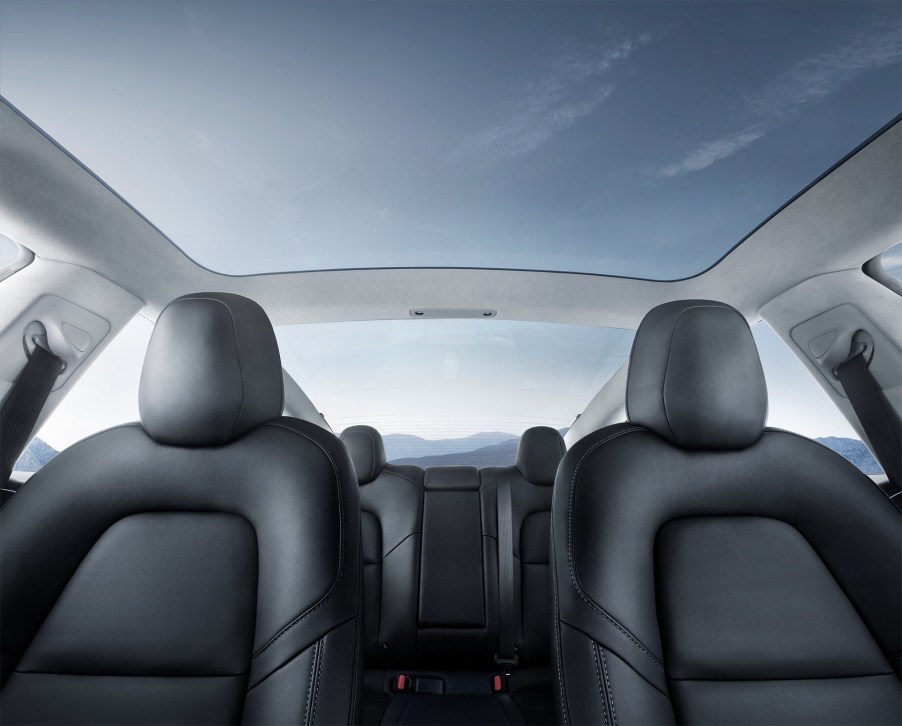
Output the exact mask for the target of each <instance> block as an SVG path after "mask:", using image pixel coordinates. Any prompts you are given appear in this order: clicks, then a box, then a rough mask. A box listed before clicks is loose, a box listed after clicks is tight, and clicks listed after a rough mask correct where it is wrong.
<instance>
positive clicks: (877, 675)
mask: <svg viewBox="0 0 902 726" xmlns="http://www.w3.org/2000/svg"><path fill="white" fill-rule="evenodd" d="M852 678H896V674H895V673H894V672H893V671H890V672H889V673H862V674H860V675H850V676H808V677H804V678H803V677H796V676H793V677H791V678H669V679H668V680H670V681H673V682H676V683H785V682H786V681H842V680H849V679H852Z"/></svg>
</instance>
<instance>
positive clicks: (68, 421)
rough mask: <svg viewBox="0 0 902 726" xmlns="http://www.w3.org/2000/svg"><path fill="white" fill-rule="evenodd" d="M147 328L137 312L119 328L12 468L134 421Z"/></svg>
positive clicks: (37, 464)
mask: <svg viewBox="0 0 902 726" xmlns="http://www.w3.org/2000/svg"><path fill="white" fill-rule="evenodd" d="M151 332H153V324H152V323H151V322H150V321H149V320H147V319H146V318H143V317H141V316H140V315H138V316H136V317H135V318H133V319H132V320H131V321H130V322H128V323H127V324H126V325H125V327H124V328H122V330H120V331H119V334H118V335H117V336H116V337H115V338H114V339H113V340H112V341H110V343H109V345H107V347H106V348H104V350H102V351H101V352H100V354H99V355H98V357H97V359H96V360H95V361H93V362H92V363H91V365H90V367H89V368H88V369H87V370H86V371H85V372H84V373H83V374H82V375H81V377H80V378H79V379H78V380H77V381H75V383H74V384H73V385H72V390H71V391H69V392H68V393H67V394H66V397H65V398H64V399H63V400H62V402H60V404H59V405H58V406H57V408H56V410H55V411H54V412H53V413H52V414H51V415H50V418H48V419H47V421H45V422H44V425H43V426H42V427H41V429H40V430H39V431H38V433H37V435H36V436H35V437H34V439H33V440H32V441H31V443H30V444H29V445H28V448H26V449H25V451H24V452H23V453H22V455H21V456H20V457H19V460H18V461H17V462H16V464H15V466H14V467H13V469H14V470H15V471H30V472H34V471H37V470H38V469H40V468H41V467H42V466H44V464H46V463H47V462H48V461H50V459H52V458H53V457H54V456H56V454H57V453H59V452H60V451H62V450H63V449H65V448H67V447H69V446H71V445H72V444H74V443H75V442H77V441H81V439H83V438H85V437H86V436H90V435H91V434H94V433H97V432H98V431H103V430H104V429H107V428H110V427H111V426H116V425H117V424H122V423H128V422H129V421H137V420H138V383H139V382H140V380H141V368H142V366H143V364H144V353H145V352H146V351H147V344H148V343H149V342H150V334H151Z"/></svg>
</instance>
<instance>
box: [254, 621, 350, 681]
mask: <svg viewBox="0 0 902 726" xmlns="http://www.w3.org/2000/svg"><path fill="white" fill-rule="evenodd" d="M356 617H357V616H356V615H352V616H351V617H349V618H345V619H344V620H342V621H341V622H340V623H338V624H337V625H334V626H332V627H331V628H329V630H328V631H326V632H325V633H323V637H325V636H326V635H328V634H329V633H331V632H332V631H333V630H338V628H340V627H342V626H344V625H347V624H348V623H350V622H351V621H352V620H354V619H355V618H356ZM314 645H316V641H313V642H312V643H308V644H307V645H306V646H304V648H302V649H301V650H299V651H298V652H297V653H295V654H294V655H293V656H291V657H290V658H288V659H287V660H286V661H285V662H284V663H282V664H281V665H279V666H276V667H275V668H273V669H272V670H271V671H270V672H269V673H267V674H266V675H265V676H263V677H262V678H261V679H260V680H259V681H257V682H256V683H255V684H254V685H253V686H251V687H250V688H248V689H247V692H248V693H250V692H251V691H253V690H254V689H255V688H259V687H260V686H262V685H263V684H264V683H266V681H267V680H268V679H270V678H272V677H273V676H274V675H275V674H276V673H278V672H279V671H281V670H282V669H283V668H285V667H287V666H288V665H289V664H291V663H293V662H294V660H295V659H297V658H300V657H301V656H302V655H303V654H304V653H306V652H307V651H308V650H310V649H311V648H312V647H313V646H314Z"/></svg>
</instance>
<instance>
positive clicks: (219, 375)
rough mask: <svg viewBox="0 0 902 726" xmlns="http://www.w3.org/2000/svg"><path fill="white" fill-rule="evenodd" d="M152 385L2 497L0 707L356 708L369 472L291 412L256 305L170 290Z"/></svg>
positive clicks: (298, 719) (187, 718)
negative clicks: (10, 497)
mask: <svg viewBox="0 0 902 726" xmlns="http://www.w3.org/2000/svg"><path fill="white" fill-rule="evenodd" d="M139 398H140V410H141V423H140V424H129V425H125V426H119V427H116V428H113V429H110V430H107V431H104V432H102V433H99V434H96V435H95V436H92V437H90V438H88V439H85V440H84V441H82V442H80V443H78V444H76V445H74V446H73V447H71V448H70V449H68V450H66V451H64V452H62V453H61V454H59V455H58V456H57V457H56V458H54V459H53V461H51V462H50V463H49V464H47V465H46V466H45V467H44V468H43V469H42V470H41V471H39V472H38V473H37V474H35V475H34V477H32V478H31V479H30V480H29V482H28V484H27V485H26V486H24V487H22V489H21V491H20V492H19V494H17V495H16V498H15V500H14V501H12V502H10V503H9V505H8V506H7V507H5V508H4V509H3V511H2V514H0V518H2V519H0V521H2V527H0V598H2V599H0V631H2V648H3V659H2V663H3V686H2V691H0V720H2V722H3V723H4V724H14V723H85V724H87V723H92V724H100V723H119V724H131V723H155V724H165V723H179V724H194V723H217V724H227V723H290V724H301V723H305V724H307V723H311V724H312V723H348V722H349V721H354V720H356V719H357V717H358V712H359V706H358V704H357V699H356V694H357V690H358V681H359V675H358V673H359V668H360V660H359V659H358V649H359V637H360V635H359V626H360V623H359V618H358V610H359V596H360V582H359V579H360V559H359V546H360V541H359V517H358V499H357V483H356V481H355V478H354V470H353V467H352V464H351V461H350V458H349V457H348V454H347V452H346V451H345V449H344V447H343V446H342V445H341V443H340V442H339V440H338V439H337V438H336V437H335V436H333V435H332V434H330V433H328V432H326V431H324V430H323V429H321V428H319V427H318V426H315V425H313V424H310V423H306V422H304V421H299V420H295V419H290V418H281V413H282V371H281V364H280V360H279V351H278V347H277V345H276V340H275V335H274V333H273V329H272V326H271V324H270V322H269V320H268V318H267V317H266V314H265V313H264V312H263V310H262V308H260V306H259V305H257V304H256V303H254V302H252V301H251V300H248V299H246V298H243V297H239V296H237V295H229V294H222V293H204V294H201V293H199V294H195V295H187V296H185V297H181V298H178V299H177V300H175V301H174V302H172V303H171V304H170V305H169V306H168V307H167V308H166V309H165V310H164V311H163V312H162V313H161V314H160V317H159V320H158V322H157V324H156V328H155V330H154V333H153V336H152V338H151V342H150V346H149V348H148V351H147V357H146V361H145V366H144V371H143V374H142V378H141V388H140V397H139Z"/></svg>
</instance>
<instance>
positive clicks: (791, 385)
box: [752, 321, 883, 474]
mask: <svg viewBox="0 0 902 726" xmlns="http://www.w3.org/2000/svg"><path fill="white" fill-rule="evenodd" d="M752 333H753V335H754V336H755V342H756V343H757V345H758V352H759V353H760V355H761V365H762V367H763V368H764V377H765V379H766V380H767V394H768V411H767V425H768V426H773V427H774V428H780V429H786V430H787V431H794V432H795V433H798V434H802V435H803V436H807V437H808V438H811V439H814V440H815V441H817V442H819V443H821V444H823V445H824V446H826V447H828V448H830V449H833V450H834V451H836V452H838V453H839V454H842V456H844V457H845V458H846V459H848V460H849V461H851V462H852V463H853V464H855V466H857V467H858V468H859V469H861V471H863V472H864V473H865V474H882V473H883V469H881V468H880V464H878V463H877V460H876V459H875V458H874V456H873V454H871V452H870V451H869V450H868V447H867V446H865V444H864V442H862V441H861V439H859V438H858V434H857V433H856V432H855V429H853V428H852V425H851V424H850V423H849V422H848V421H847V420H846V418H845V416H843V414H842V413H841V412H840V410H839V409H838V408H837V407H836V406H835V405H834V404H833V401H831V400H830V396H828V395H827V393H826V391H824V389H823V388H821V387H820V385H819V384H818V382H817V381H816V380H815V379H814V378H813V377H812V376H811V374H810V373H809V372H808V370H807V369H806V368H805V366H804V365H803V364H802V362H801V361H800V360H799V359H798V358H796V356H795V354H794V353H793V352H792V351H791V350H790V349H789V348H788V347H787V346H786V344H785V343H784V342H783V341H782V340H780V337H779V336H778V335H777V334H776V333H775V332H774V331H773V330H772V329H771V328H770V326H768V324H767V323H765V322H763V321H762V322H760V323H758V324H757V325H755V327H754V328H752Z"/></svg>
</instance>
